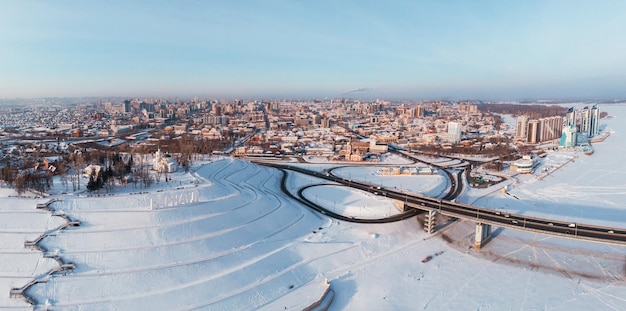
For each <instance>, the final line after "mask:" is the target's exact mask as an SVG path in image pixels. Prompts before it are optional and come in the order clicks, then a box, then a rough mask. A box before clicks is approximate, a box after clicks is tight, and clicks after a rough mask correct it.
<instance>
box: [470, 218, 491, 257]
mask: <svg viewBox="0 0 626 311" xmlns="http://www.w3.org/2000/svg"><path fill="white" fill-rule="evenodd" d="M490 239H491V225H488V224H482V223H479V222H477V223H476V235H475V236H474V249H475V250H477V251H478V250H480V248H481V247H482V246H483V244H487V242H489V240H490Z"/></svg>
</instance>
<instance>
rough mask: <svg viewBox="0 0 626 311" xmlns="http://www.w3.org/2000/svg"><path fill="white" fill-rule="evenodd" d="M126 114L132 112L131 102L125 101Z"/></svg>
mask: <svg viewBox="0 0 626 311" xmlns="http://www.w3.org/2000/svg"><path fill="white" fill-rule="evenodd" d="M124 112H125V113H129V112H130V100H128V99H127V100H125V101H124Z"/></svg>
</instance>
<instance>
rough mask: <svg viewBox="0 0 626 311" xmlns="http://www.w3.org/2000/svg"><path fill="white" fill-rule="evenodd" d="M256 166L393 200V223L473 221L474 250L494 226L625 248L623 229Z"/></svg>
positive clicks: (327, 175) (297, 169) (276, 165)
mask: <svg viewBox="0 0 626 311" xmlns="http://www.w3.org/2000/svg"><path fill="white" fill-rule="evenodd" d="M256 163H258V164H260V165H264V166H269V167H274V168H279V169H283V170H291V171H294V172H298V173H302V174H307V175H310V176H313V177H317V178H320V179H324V180H328V181H331V182H335V183H339V184H342V185H346V186H349V187H352V188H355V189H359V190H362V191H367V192H370V193H374V194H376V195H380V196H386V197H388V198H391V199H394V200H398V201H402V202H404V210H405V213H403V214H400V216H397V217H396V218H397V219H396V220H401V219H406V218H407V217H411V216H414V215H416V214H417V212H418V211H424V212H427V213H428V214H427V215H428V216H427V219H428V218H431V217H434V215H435V214H437V213H438V214H441V215H445V216H448V217H454V218H459V219H463V220H469V221H473V222H475V223H476V235H475V241H474V247H475V248H476V249H480V248H481V246H482V245H484V243H486V242H487V241H488V240H489V238H490V234H491V226H498V227H504V228H509V229H513V230H519V231H526V232H534V233H539V234H544V235H550V236H557V237H564V238H570V239H578V240H586V241H592V242H600V243H608V244H617V245H626V229H624V228H611V227H605V226H597V225H592V224H581V223H572V222H567V221H562V220H556V219H548V218H540V217H531V216H526V215H521V214H514V213H509V212H504V211H499V210H493V209H488V208H484V207H478V206H473V205H468V204H462V203H457V202H454V201H452V199H450V198H449V196H446V198H443V199H439V198H431V197H426V196H422V195H419V194H411V193H407V192H401V191H397V190H395V189H389V188H384V187H380V186H378V185H374V184H370V183H366V182H362V181H357V180H351V179H346V178H343V177H338V176H334V175H332V174H330V173H322V172H316V171H311V170H307V169H305V168H302V167H298V166H291V165H286V164H281V163H276V162H262V161H256ZM459 175H460V174H457V175H455V176H454V179H455V180H456V181H452V182H451V188H454V189H455V190H454V191H453V192H458V190H456V189H458V187H457V186H456V185H459V184H460V182H459V181H458V178H459ZM309 203H311V202H309ZM309 205H310V204H309ZM316 209H317V210H318V211H321V212H323V213H324V214H327V215H329V216H332V217H335V216H341V217H340V219H343V220H346V221H354V222H369V223H373V222H389V221H390V220H384V221H383V220H372V219H369V220H367V221H360V220H358V219H351V218H348V217H346V216H342V215H336V214H335V213H333V212H332V211H328V210H325V209H324V208H322V207H319V206H318V207H317V208H316ZM430 221H431V222H430V223H432V219H430ZM432 229H433V230H428V231H429V233H432V232H433V231H434V228H432Z"/></svg>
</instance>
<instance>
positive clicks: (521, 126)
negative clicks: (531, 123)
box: [516, 115, 528, 139]
mask: <svg viewBox="0 0 626 311" xmlns="http://www.w3.org/2000/svg"><path fill="white" fill-rule="evenodd" d="M527 136H528V116H527V115H523V116H518V117H517V134H516V137H517V138H522V139H524V138H526V137H527Z"/></svg>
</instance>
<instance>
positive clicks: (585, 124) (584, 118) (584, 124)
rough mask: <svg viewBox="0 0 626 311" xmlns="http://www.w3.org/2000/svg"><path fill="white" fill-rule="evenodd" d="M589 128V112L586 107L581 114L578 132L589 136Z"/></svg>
mask: <svg viewBox="0 0 626 311" xmlns="http://www.w3.org/2000/svg"><path fill="white" fill-rule="evenodd" d="M590 126H591V110H589V107H588V106H585V108H583V110H582V112H581V127H580V129H579V131H580V132H581V133H585V134H587V136H589V130H590Z"/></svg>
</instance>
